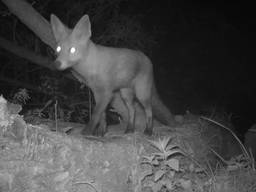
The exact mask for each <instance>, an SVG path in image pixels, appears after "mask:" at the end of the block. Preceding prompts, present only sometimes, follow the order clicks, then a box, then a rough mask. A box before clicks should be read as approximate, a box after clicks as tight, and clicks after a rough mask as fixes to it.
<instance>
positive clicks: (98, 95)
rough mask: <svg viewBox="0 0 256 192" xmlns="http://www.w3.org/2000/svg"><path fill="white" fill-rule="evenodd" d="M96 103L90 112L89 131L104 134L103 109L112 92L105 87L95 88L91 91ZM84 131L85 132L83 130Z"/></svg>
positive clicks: (94, 133)
mask: <svg viewBox="0 0 256 192" xmlns="http://www.w3.org/2000/svg"><path fill="white" fill-rule="evenodd" d="M93 93H94V98H95V102H96V105H95V107H94V110H93V113H92V119H91V121H90V122H89V125H88V126H89V129H90V130H89V131H90V133H91V134H93V135H100V136H104V134H105V131H106V121H105V110H106V108H107V105H108V104H109V102H110V100H111V98H112V93H111V92H110V91H108V90H106V89H104V88H103V89H99V88H98V89H97V90H95V91H93ZM84 132H86V131H85V130H84Z"/></svg>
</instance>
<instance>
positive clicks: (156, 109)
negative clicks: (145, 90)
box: [152, 85, 174, 126]
mask: <svg viewBox="0 0 256 192" xmlns="http://www.w3.org/2000/svg"><path fill="white" fill-rule="evenodd" d="M152 108H153V115H154V117H155V118H156V119H157V120H159V121H160V122H161V123H163V124H164V125H167V126H172V125H173V124H174V117H173V114H172V113H171V112H170V110H169V109H168V108H167V107H166V106H165V105H164V103H163V102H162V101H161V99H160V98H159V96H158V93H157V90H156V87H155V85H153V89H152Z"/></svg>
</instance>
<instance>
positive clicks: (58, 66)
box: [54, 60, 64, 70]
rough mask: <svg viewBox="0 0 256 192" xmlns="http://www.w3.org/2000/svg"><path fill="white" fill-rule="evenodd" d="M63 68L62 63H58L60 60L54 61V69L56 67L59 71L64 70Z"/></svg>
mask: <svg viewBox="0 0 256 192" xmlns="http://www.w3.org/2000/svg"><path fill="white" fill-rule="evenodd" d="M61 66H62V65H61V62H60V61H58V60H56V61H54V67H55V68H56V69H58V70H64V69H63V68H62V67H61Z"/></svg>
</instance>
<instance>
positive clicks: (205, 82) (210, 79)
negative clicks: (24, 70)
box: [0, 0, 256, 129]
mask: <svg viewBox="0 0 256 192" xmlns="http://www.w3.org/2000/svg"><path fill="white" fill-rule="evenodd" d="M38 2H40V1H38ZM58 2H59V1H52V5H49V6H48V7H46V8H45V10H44V11H42V13H43V14H44V17H46V18H47V19H49V15H50V13H52V12H53V13H55V14H56V15H58V13H59V14H60V13H62V16H60V17H62V18H63V14H64V13H65V11H66V10H65V9H64V8H63V7H62V5H60V4H59V3H58ZM74 2H77V1H74ZM38 7H39V6H38ZM35 8H37V4H35ZM4 9H5V7H4V6H3V5H2V3H1V10H2V11H3V10H4ZM252 9H253V6H252V3H251V4H250V3H249V2H246V1H236V2H234V1H231V2H229V3H228V2H225V1H203V0H201V1H199V0H198V1H185V0H183V1H182V0H181V1H171V0H169V1H163V0H157V1H148V0H136V1H135V0H131V1H124V2H123V4H122V5H121V12H123V13H128V14H141V15H142V17H141V21H140V22H141V23H142V27H143V28H144V29H145V30H146V31H147V33H150V34H151V35H153V37H154V39H155V41H156V44H155V45H154V46H152V49H150V51H148V52H147V51H145V52H146V53H147V54H148V55H149V57H150V58H151V59H152V61H153V64H154V71H155V81H156V85H157V88H158V91H159V93H160V95H161V98H162V99H163V100H164V102H165V103H166V104H167V105H168V107H169V108H170V109H171V111H172V112H173V113H176V114H184V113H185V111H186V110H189V111H191V112H192V113H197V114H200V113H205V111H206V112H209V111H211V110H212V109H213V108H217V109H218V110H220V111H221V112H223V111H224V112H226V113H228V114H233V117H234V118H233V119H232V121H233V123H234V124H235V126H236V127H239V129H247V128H248V127H249V126H250V125H251V124H252V123H254V122H255V120H254V119H255V107H256V100H255V98H256V91H255V84H256V81H255V74H254V73H255V72H254V70H253V69H254V66H253V65H254V64H255V62H254V58H253V59H252V50H253V49H252V48H251V46H250V45H252V40H253V39H254V37H253V35H252V34H253V32H255V31H254V29H253V25H254V23H253V22H254V20H255V15H254V12H255V11H253V10H252ZM63 10H64V11H63ZM82 14H83V13H82ZM81 16H82V15H81V13H78V14H77V15H76V16H75V17H76V18H77V19H79V18H80V17H81ZM77 19H74V21H73V23H75V20H77ZM71 23H72V22H71ZM92 28H93V30H94V28H95V31H96V32H95V33H98V34H100V30H98V31H97V28H99V24H98V23H97V24H96V23H92ZM153 31H154V32H153ZM2 32H3V30H2ZM2 34H4V33H2ZM2 34H1V36H4V35H2ZM0 52H1V49H0ZM1 86H2V83H1Z"/></svg>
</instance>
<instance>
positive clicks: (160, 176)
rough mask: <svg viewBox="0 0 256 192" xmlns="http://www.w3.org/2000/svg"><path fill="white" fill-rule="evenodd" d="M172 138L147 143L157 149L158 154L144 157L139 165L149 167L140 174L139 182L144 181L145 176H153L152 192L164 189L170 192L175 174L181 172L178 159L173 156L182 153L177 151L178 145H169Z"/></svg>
mask: <svg viewBox="0 0 256 192" xmlns="http://www.w3.org/2000/svg"><path fill="white" fill-rule="evenodd" d="M171 140H172V137H167V138H166V137H165V138H163V139H162V140H161V139H160V138H159V141H149V142H150V144H151V145H152V146H153V147H154V148H156V149H157V151H158V152H155V153H152V154H151V155H150V156H144V157H143V161H142V162H141V164H148V165H150V166H151V169H150V170H149V171H145V172H143V173H142V175H141V177H140V180H144V179H145V178H146V177H147V176H152V175H153V183H154V184H153V186H152V189H153V191H154V192H157V191H159V190H161V188H162V187H166V188H167V189H168V190H172V189H173V187H174V185H175V184H174V183H173V178H174V176H175V173H177V172H179V171H181V170H180V166H179V159H176V158H174V157H173V156H174V155H177V154H182V155H184V153H183V152H182V151H181V150H180V149H179V146H178V145H173V144H170V141H171Z"/></svg>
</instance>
